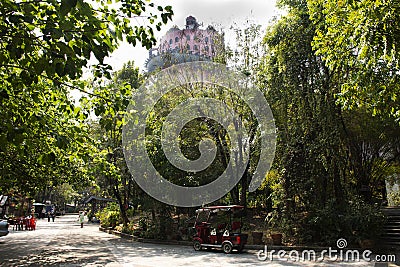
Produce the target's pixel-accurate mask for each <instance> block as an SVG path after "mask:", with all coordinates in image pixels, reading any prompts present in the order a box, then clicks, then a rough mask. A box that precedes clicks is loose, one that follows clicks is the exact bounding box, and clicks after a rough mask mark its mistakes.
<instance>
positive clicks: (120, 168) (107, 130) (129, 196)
mask: <svg viewBox="0 0 400 267" xmlns="http://www.w3.org/2000/svg"><path fill="white" fill-rule="evenodd" d="M141 81H142V75H141V74H140V73H139V69H138V68H137V67H135V65H134V63H133V62H128V63H126V64H125V65H124V67H123V68H122V69H121V70H119V71H117V72H115V73H114V75H113V79H112V80H108V81H105V82H104V81H103V82H94V83H92V85H91V86H93V93H94V94H95V95H96V96H95V97H92V98H90V99H88V98H86V97H83V98H82V99H81V103H82V105H83V107H85V109H87V110H88V111H92V112H93V113H94V116H95V120H94V121H89V122H88V123H89V124H90V125H92V126H93V127H94V129H95V130H94V131H93V137H92V138H93V142H94V143H95V144H96V150H95V151H93V152H94V153H93V154H92V160H91V163H90V170H91V173H92V175H93V176H95V177H96V179H97V183H99V184H100V185H102V188H103V190H105V191H106V192H107V191H108V192H107V193H108V194H107V195H110V196H112V197H113V198H115V199H116V200H117V203H118V205H119V208H120V211H121V217H122V221H123V223H124V224H125V225H127V223H128V222H129V219H128V216H127V213H126V210H127V207H128V206H129V203H130V202H133V198H136V197H137V195H135V194H134V192H132V191H133V190H132V187H133V185H132V183H133V180H132V179H131V175H130V173H129V170H128V168H127V166H126V163H125V159H124V155H123V149H122V127H123V125H124V116H125V113H126V109H127V106H128V104H129V101H130V98H131V96H132V92H133V91H134V90H136V89H137V88H138V87H139V86H140V84H141Z"/></svg>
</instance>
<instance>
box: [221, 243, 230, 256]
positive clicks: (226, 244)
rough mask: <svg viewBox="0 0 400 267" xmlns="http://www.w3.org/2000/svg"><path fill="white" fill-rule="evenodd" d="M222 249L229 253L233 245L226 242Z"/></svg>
mask: <svg viewBox="0 0 400 267" xmlns="http://www.w3.org/2000/svg"><path fill="white" fill-rule="evenodd" d="M222 249H223V250H224V253H226V254H229V253H231V252H232V245H231V244H230V243H225V244H224V245H223V246H222Z"/></svg>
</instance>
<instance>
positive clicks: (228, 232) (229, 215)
mask: <svg viewBox="0 0 400 267" xmlns="http://www.w3.org/2000/svg"><path fill="white" fill-rule="evenodd" d="M243 211H244V207H243V206H238V205H231V206H210V207H204V208H201V209H198V210H197V211H196V212H197V217H196V222H195V225H194V228H195V232H196V234H195V235H194V236H193V248H194V250H196V251H198V250H201V249H202V248H207V249H211V248H217V249H222V250H223V251H224V252H225V253H227V254H229V253H231V252H232V250H233V249H236V250H237V251H238V252H241V251H242V250H243V248H244V246H245V244H246V243H247V237H248V235H247V234H243V233H242V232H241V231H242V224H243V223H242V217H243Z"/></svg>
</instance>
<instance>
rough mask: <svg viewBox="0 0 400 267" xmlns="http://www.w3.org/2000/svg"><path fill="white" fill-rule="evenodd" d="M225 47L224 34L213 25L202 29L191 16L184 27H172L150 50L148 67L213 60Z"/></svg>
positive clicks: (152, 69)
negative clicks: (157, 44) (158, 43)
mask: <svg viewBox="0 0 400 267" xmlns="http://www.w3.org/2000/svg"><path fill="white" fill-rule="evenodd" d="M223 48H224V40H223V35H221V34H219V33H218V32H217V31H216V30H215V29H214V28H213V27H212V26H208V27H207V28H206V29H200V25H199V23H197V21H196V18H194V17H192V16H189V17H187V18H186V25H185V28H184V29H179V28H178V27H177V26H174V27H172V28H171V29H169V30H168V32H167V33H166V34H165V35H164V36H163V37H162V38H161V40H160V45H159V46H158V47H157V48H153V49H151V50H150V51H149V59H148V60H147V62H146V67H147V70H148V71H149V72H152V71H154V70H156V69H159V68H161V69H163V68H166V67H169V66H171V65H173V64H179V63H184V62H191V61H200V60H203V61H204V60H212V59H213V58H215V57H216V56H217V55H221V54H222V52H223Z"/></svg>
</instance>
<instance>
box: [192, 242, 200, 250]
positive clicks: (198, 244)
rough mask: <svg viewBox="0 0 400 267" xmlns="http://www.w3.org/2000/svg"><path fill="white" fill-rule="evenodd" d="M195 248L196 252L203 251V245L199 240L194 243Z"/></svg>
mask: <svg viewBox="0 0 400 267" xmlns="http://www.w3.org/2000/svg"><path fill="white" fill-rule="evenodd" d="M193 248H194V250H196V251H199V250H201V244H200V242H199V241H198V240H195V241H194V242H193Z"/></svg>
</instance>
